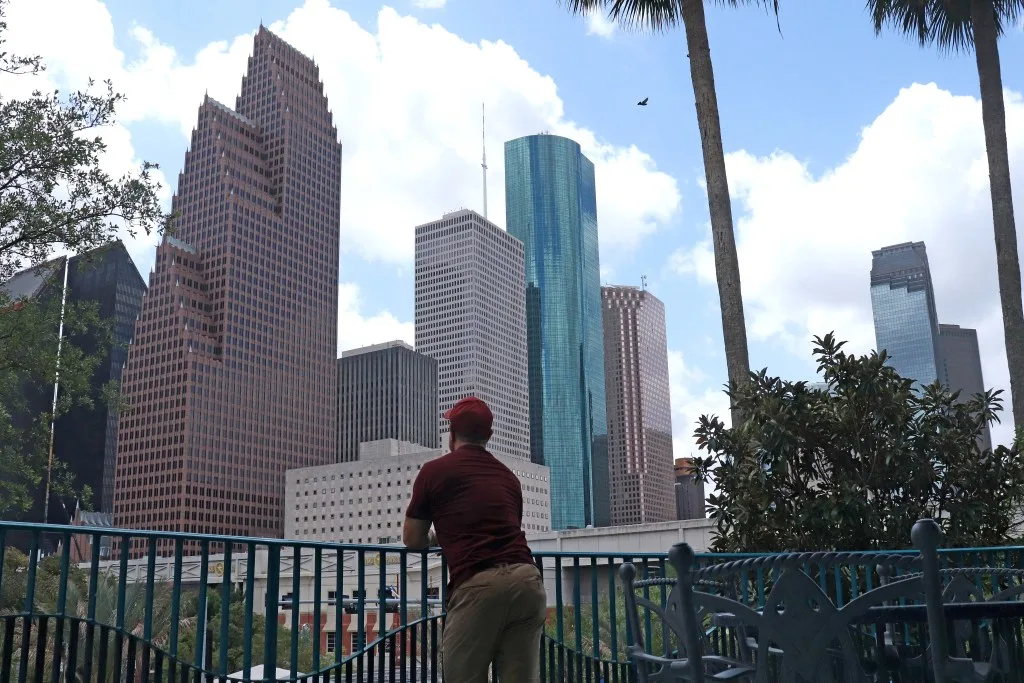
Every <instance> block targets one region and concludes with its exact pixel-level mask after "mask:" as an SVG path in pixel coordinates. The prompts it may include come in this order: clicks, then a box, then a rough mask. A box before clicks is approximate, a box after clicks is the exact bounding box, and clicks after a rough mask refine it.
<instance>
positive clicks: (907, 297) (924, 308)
mask: <svg viewBox="0 0 1024 683" xmlns="http://www.w3.org/2000/svg"><path fill="white" fill-rule="evenodd" d="M871 256H872V259H871V312H872V314H873V317H874V321H875V345H876V348H877V349H878V350H879V351H882V350H883V349H884V350H885V351H887V352H888V354H889V356H890V359H889V364H890V365H892V367H893V368H895V369H896V371H897V372H898V373H899V374H900V375H901V376H903V377H906V378H907V379H912V380H914V381H915V382H916V383H917V384H918V385H926V384H931V383H932V382H934V381H936V380H937V379H941V376H940V369H939V357H940V356H939V321H938V315H937V314H936V312H935V292H934V290H933V289H932V275H931V271H930V270H929V268H928V252H927V251H926V250H925V247H924V242H906V243H904V244H896V245H893V246H891V247H884V248H882V249H879V250H877V251H873V252H871Z"/></svg>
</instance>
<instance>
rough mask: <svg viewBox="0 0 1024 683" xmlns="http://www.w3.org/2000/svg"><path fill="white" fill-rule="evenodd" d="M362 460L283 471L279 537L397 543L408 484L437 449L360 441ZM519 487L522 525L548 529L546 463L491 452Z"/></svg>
mask: <svg viewBox="0 0 1024 683" xmlns="http://www.w3.org/2000/svg"><path fill="white" fill-rule="evenodd" d="M364 446H365V448H363V449H362V450H363V452H364V453H366V454H368V455H369V457H367V458H366V459H360V460H358V461H356V462H343V463H337V464H333V465H323V466H320V467H305V468H301V469H295V470H289V471H288V474H287V475H286V479H285V508H284V512H285V537H286V538H292V539H297V540H301V541H313V540H316V541H330V542H336V543H384V544H389V543H400V542H401V540H402V524H403V523H404V521H405V510H406V508H407V507H408V505H409V497H410V496H411V495H412V484H413V481H415V479H416V474H417V473H418V472H419V471H420V468H422V467H423V465H424V464H425V463H427V462H429V461H431V460H434V459H435V458H438V457H440V456H441V455H442V451H441V449H429V448H415V447H413V446H412V445H411V444H401V443H396V442H393V441H391V442H388V441H385V442H384V443H383V444H379V445H378V444H372V443H371V444H364ZM494 457H496V458H497V459H498V460H500V461H501V462H502V463H504V464H505V466H506V467H508V468H509V469H510V470H512V472H514V473H515V475H516V476H517V477H518V478H519V482H520V484H522V487H523V530H524V531H525V532H526V533H528V534H529V533H540V532H544V531H550V529H551V521H550V509H549V506H550V482H549V481H548V479H549V477H548V468H546V467H544V466H542V465H535V464H533V463H532V462H530V461H529V460H524V459H522V458H509V457H507V456H501V455H495V456H494Z"/></svg>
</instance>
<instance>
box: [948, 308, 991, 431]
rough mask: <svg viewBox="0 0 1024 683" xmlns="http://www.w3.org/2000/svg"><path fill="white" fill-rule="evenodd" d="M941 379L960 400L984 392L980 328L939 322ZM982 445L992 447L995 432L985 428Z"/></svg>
mask: <svg viewBox="0 0 1024 683" xmlns="http://www.w3.org/2000/svg"><path fill="white" fill-rule="evenodd" d="M939 358H940V359H941V367H940V373H939V375H940V378H941V380H942V383H943V384H945V385H946V386H947V387H949V390H950V391H959V392H960V400H961V401H966V400H968V399H970V398H971V397H972V396H973V395H974V394H981V393H984V391H985V379H984V377H983V376H982V374H981V350H980V349H979V348H978V331H977V330H972V329H970V328H967V327H960V326H959V325H942V324H940V325H939ZM981 446H982V448H992V433H991V430H989V428H988V427H985V433H984V434H983V435H982V438H981Z"/></svg>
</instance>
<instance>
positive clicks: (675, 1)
mask: <svg viewBox="0 0 1024 683" xmlns="http://www.w3.org/2000/svg"><path fill="white" fill-rule="evenodd" d="M718 1H719V2H721V3H725V4H729V5H740V4H758V5H763V6H766V7H771V8H772V9H773V10H774V12H775V14H776V17H777V16H778V13H779V0H718ZM563 2H565V3H566V5H567V6H568V7H569V9H570V10H571V11H572V12H573V13H575V14H581V15H582V14H589V13H591V12H603V13H607V15H608V17H609V18H610V19H612V20H613V21H617V22H619V24H621V25H623V26H626V27H636V28H641V29H646V30H650V31H662V30H665V29H668V28H675V27H677V26H678V25H679V24H682V25H683V29H684V30H685V32H686V49H687V52H688V54H687V57H688V58H689V59H690V80H691V81H692V82H693V94H694V99H695V103H696V106H697V126H698V128H699V129H700V141H701V149H702V152H703V154H704V176H705V179H706V181H707V191H708V210H709V214H710V216H711V238H712V243H713V244H714V250H715V273H716V275H717V279H718V298H719V304H720V306H721V309H722V337H723V339H724V341H725V362H726V368H727V370H728V373H729V384H730V386H732V387H735V386H739V385H740V384H743V383H745V382H746V381H747V380H748V378H749V375H750V358H749V355H748V353H747V328H746V323H745V321H744V315H743V292H742V288H741V286H740V264H739V258H738V257H737V255H736V236H735V235H734V233H733V226H732V203H731V202H730V199H729V179H728V178H727V177H726V173H725V152H724V151H723V148H722V126H721V122H720V121H719V118H718V96H717V94H716V93H715V74H714V69H712V66H711V47H710V45H709V43H708V27H707V22H706V21H705V18H704V2H703V0H563ZM732 420H733V424H734V425H738V424H739V415H738V414H737V412H736V409H735V407H733V409H732Z"/></svg>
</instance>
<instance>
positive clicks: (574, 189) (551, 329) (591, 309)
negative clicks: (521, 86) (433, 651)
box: [505, 134, 610, 529]
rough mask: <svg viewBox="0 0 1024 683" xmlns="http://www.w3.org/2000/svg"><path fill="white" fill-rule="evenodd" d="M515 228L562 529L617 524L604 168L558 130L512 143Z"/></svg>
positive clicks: (509, 183) (535, 446) (537, 436)
mask: <svg viewBox="0 0 1024 683" xmlns="http://www.w3.org/2000/svg"><path fill="white" fill-rule="evenodd" d="M505 211H506V222H507V225H508V231H509V232H510V233H511V234H512V235H513V236H515V237H517V238H518V239H519V240H520V241H522V243H523V246H524V248H525V257H526V318H527V321H526V327H527V355H528V365H529V375H530V377H529V380H530V381H529V386H530V450H531V457H532V459H533V461H534V462H537V463H540V464H543V465H547V466H548V467H549V468H550V470H551V527H552V529H568V528H584V527H586V526H589V525H594V526H607V525H608V524H609V523H610V506H609V491H608V421H607V415H606V414H605V384H604V339H603V336H602V316H601V277H600V265H599V261H598V249H597V196H596V192H595V188H594V164H593V163H592V162H591V161H590V160H589V159H587V157H585V156H583V153H582V152H581V151H580V146H579V145H578V144H577V143H575V142H573V141H572V140H569V139H567V138H563V137H559V136H556V135H547V134H543V135H530V136H527V137H523V138H518V139H516V140H510V141H509V142H506V143H505Z"/></svg>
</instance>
